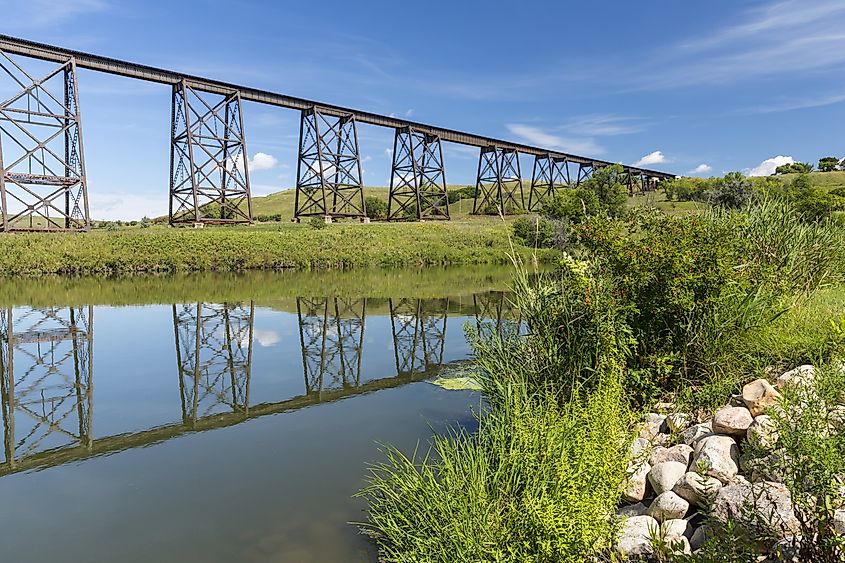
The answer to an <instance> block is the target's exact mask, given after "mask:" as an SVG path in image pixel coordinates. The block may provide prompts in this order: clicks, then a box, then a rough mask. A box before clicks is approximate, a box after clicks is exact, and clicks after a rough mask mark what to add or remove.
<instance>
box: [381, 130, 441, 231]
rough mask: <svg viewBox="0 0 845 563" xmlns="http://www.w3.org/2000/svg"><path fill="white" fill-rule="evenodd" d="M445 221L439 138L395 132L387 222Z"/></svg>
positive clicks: (425, 134) (418, 132)
mask: <svg viewBox="0 0 845 563" xmlns="http://www.w3.org/2000/svg"><path fill="white" fill-rule="evenodd" d="M414 219H416V220H417V221H422V220H425V219H447V220H448V219H449V195H448V193H447V192H446V171H445V169H444V166H443V148H442V145H441V143H440V137H438V136H437V135H431V134H429V133H423V132H421V131H416V130H414V129H412V128H411V127H402V128H399V129H396V135H395V137H394V140H393V168H392V171H391V174H390V199H389V200H388V203H387V220H388V221H402V220H414Z"/></svg>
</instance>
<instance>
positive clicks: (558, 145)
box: [506, 123, 606, 156]
mask: <svg viewBox="0 0 845 563" xmlns="http://www.w3.org/2000/svg"><path fill="white" fill-rule="evenodd" d="M506 127H507V129H508V131H510V132H511V133H512V134H513V135H516V136H517V137H519V138H520V139H522V140H523V141H525V142H527V143H530V144H532V145H537V146H540V147H543V148H549V149H557V150H560V151H563V152H568V153H574V154H578V155H583V156H599V155H602V154H604V153H605V152H606V151H605V148H604V147H602V146H601V145H599V144H598V143H596V141H595V140H594V139H591V138H586V137H585V138H571V137H562V136H559V135H556V134H554V133H549V132H548V131H544V130H543V129H540V128H539V127H534V126H532V125H524V124H519V123H510V124H508V125H507V126H506Z"/></svg>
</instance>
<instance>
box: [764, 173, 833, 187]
mask: <svg viewBox="0 0 845 563" xmlns="http://www.w3.org/2000/svg"><path fill="white" fill-rule="evenodd" d="M797 175H798V174H782V175H780V176H778V178H782V179H783V180H784V181H786V182H791V181H792V180H793V179H794V178H795V177H796V176H797ZM810 182H812V184H813V185H814V186H817V187H819V188H822V189H824V190H827V191H830V190H832V189H835V188H841V187H845V171H837V172H810Z"/></svg>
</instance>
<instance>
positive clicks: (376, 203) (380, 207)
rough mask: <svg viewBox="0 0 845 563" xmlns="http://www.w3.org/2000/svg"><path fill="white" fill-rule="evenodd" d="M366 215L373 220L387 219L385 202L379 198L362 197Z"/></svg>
mask: <svg viewBox="0 0 845 563" xmlns="http://www.w3.org/2000/svg"><path fill="white" fill-rule="evenodd" d="M364 207H365V208H366V210H367V217H369V218H370V219H373V220H380V219H387V202H386V201H384V200H383V199H381V198H378V197H374V196H367V197H365V198H364Z"/></svg>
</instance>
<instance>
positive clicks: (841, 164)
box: [775, 156, 845, 174]
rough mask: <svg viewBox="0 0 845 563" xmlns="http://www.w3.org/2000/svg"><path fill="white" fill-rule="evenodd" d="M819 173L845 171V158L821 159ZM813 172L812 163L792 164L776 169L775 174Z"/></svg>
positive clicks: (826, 157) (831, 157)
mask: <svg viewBox="0 0 845 563" xmlns="http://www.w3.org/2000/svg"><path fill="white" fill-rule="evenodd" d="M818 170H819V172H834V171H836V170H845V158H843V159H839V158H838V157H836V156H825V157H823V158H820V159H819V168H818ZM812 171H813V165H812V163H810V162H792V163H789V164H782V165H780V166H778V167H777V168H775V174H806V173H808V172H812Z"/></svg>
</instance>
